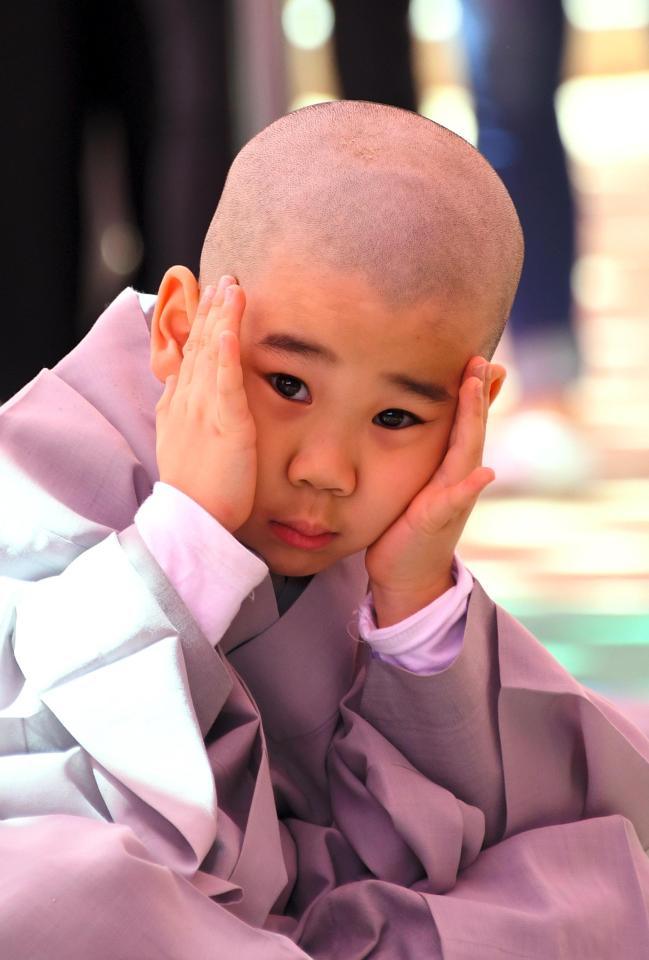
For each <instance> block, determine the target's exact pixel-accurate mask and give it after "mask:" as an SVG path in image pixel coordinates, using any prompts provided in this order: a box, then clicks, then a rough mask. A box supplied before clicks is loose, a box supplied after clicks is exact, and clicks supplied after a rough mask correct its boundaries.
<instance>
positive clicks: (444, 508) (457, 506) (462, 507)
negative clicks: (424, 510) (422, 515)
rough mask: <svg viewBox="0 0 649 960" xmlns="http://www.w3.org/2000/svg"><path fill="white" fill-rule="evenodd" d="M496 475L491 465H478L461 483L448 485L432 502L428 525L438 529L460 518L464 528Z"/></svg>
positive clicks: (432, 528) (434, 529)
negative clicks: (482, 494)
mask: <svg viewBox="0 0 649 960" xmlns="http://www.w3.org/2000/svg"><path fill="white" fill-rule="evenodd" d="M495 477H496V474H495V473H494V471H493V470H492V469H491V468H490V467H476V468H475V470H472V471H471V473H470V474H469V475H468V476H466V477H464V478H463V479H462V480H461V481H460V482H459V483H456V484H454V485H453V486H449V487H446V488H445V489H444V491H443V493H442V494H441V496H438V497H437V498H435V500H434V501H433V502H432V506H431V511H430V513H429V515H428V519H427V523H426V526H427V527H428V528H429V529H430V530H432V531H436V530H440V529H441V528H442V527H444V526H446V525H447V524H449V523H453V522H455V521H458V520H460V521H461V524H462V529H463V528H464V524H465V523H466V521H467V519H468V517H469V514H470V513H471V511H472V510H473V508H474V506H475V504H476V501H477V499H478V497H479V496H480V494H481V493H482V491H483V490H484V489H485V487H487V486H489V484H490V483H492V482H493V481H494V480H495ZM459 532H461V530H460V531H459ZM458 536H459V533H458Z"/></svg>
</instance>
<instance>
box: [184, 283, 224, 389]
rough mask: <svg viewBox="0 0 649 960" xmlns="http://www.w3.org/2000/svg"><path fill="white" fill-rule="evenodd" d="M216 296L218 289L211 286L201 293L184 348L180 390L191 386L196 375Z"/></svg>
mask: <svg viewBox="0 0 649 960" xmlns="http://www.w3.org/2000/svg"><path fill="white" fill-rule="evenodd" d="M215 296H216V287H214V285H213V284H209V285H208V286H207V287H205V289H204V290H203V291H202V293H201V297H200V300H199V301H198V307H197V308H196V313H195V315H194V319H193V321H192V325H191V327H190V329H189V335H188V337H187V340H186V341H185V344H184V346H183V359H182V362H181V364H180V371H179V374H178V386H179V387H180V389H182V388H183V387H187V386H189V384H190V383H191V381H192V377H193V374H194V366H195V364H196V357H197V356H198V354H199V353H200V345H201V342H202V338H203V335H204V334H203V331H204V329H205V325H206V323H207V317H208V314H209V312H210V309H211V307H212V304H213V302H214V298H215Z"/></svg>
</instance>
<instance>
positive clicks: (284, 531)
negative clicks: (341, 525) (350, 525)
mask: <svg viewBox="0 0 649 960" xmlns="http://www.w3.org/2000/svg"><path fill="white" fill-rule="evenodd" d="M295 522H296V521H293V523H295ZM298 523H300V524H301V525H302V526H309V528H310V529H312V530H313V529H316V530H322V526H315V527H314V526H311V525H307V524H303V523H302V522H301V521H298ZM270 527H271V530H272V531H273V533H274V534H275V536H276V537H279V539H280V540H283V541H284V543H288V544H289V546H292V547H297V548H298V549H301V550H319V549H321V548H322V547H326V546H328V544H329V543H331V541H332V540H333V539H334V537H336V536H337V534H335V533H331V532H325V533H318V534H307V533H301V532H300V531H299V530H297V529H296V528H295V527H294V526H289V524H287V523H284V522H283V521H279V520H271V521H270Z"/></svg>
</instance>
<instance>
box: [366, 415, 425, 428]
mask: <svg viewBox="0 0 649 960" xmlns="http://www.w3.org/2000/svg"><path fill="white" fill-rule="evenodd" d="M404 417H408V418H409V419H410V420H411V421H412V422H411V423H404V422H403V418H404ZM382 418H384V419H382ZM377 421H378V426H380V427H386V428H387V429H388V430H400V429H401V428H402V427H412V426H414V425H415V424H417V423H421V422H422V421H421V420H420V419H419V417H416V416H415V415H414V414H413V413H407V412H406V411H405V410H382V411H381V413H377V415H376V417H375V418H374V420H373V421H372V422H373V423H376V422H377Z"/></svg>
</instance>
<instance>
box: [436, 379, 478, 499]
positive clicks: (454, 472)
mask: <svg viewBox="0 0 649 960" xmlns="http://www.w3.org/2000/svg"><path fill="white" fill-rule="evenodd" d="M484 404H485V398H484V385H483V383H482V381H481V380H478V378H477V377H475V376H470V377H469V378H468V379H467V380H465V381H464V383H463V384H462V386H461V388H460V395H459V400H458V407H457V412H456V418H455V423H454V425H453V439H452V441H451V442H450V444H449V448H448V451H447V453H446V456H445V457H444V460H443V461H442V464H441V466H440V469H439V471H438V480H441V481H442V482H443V483H444V485H446V486H452V485H454V484H457V483H460V482H461V481H462V480H463V478H464V477H466V476H467V474H468V473H469V472H470V471H471V470H473V469H474V468H475V467H477V466H480V464H481V462H482V450H483V447H484V439H485V421H484V413H483V408H484Z"/></svg>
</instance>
